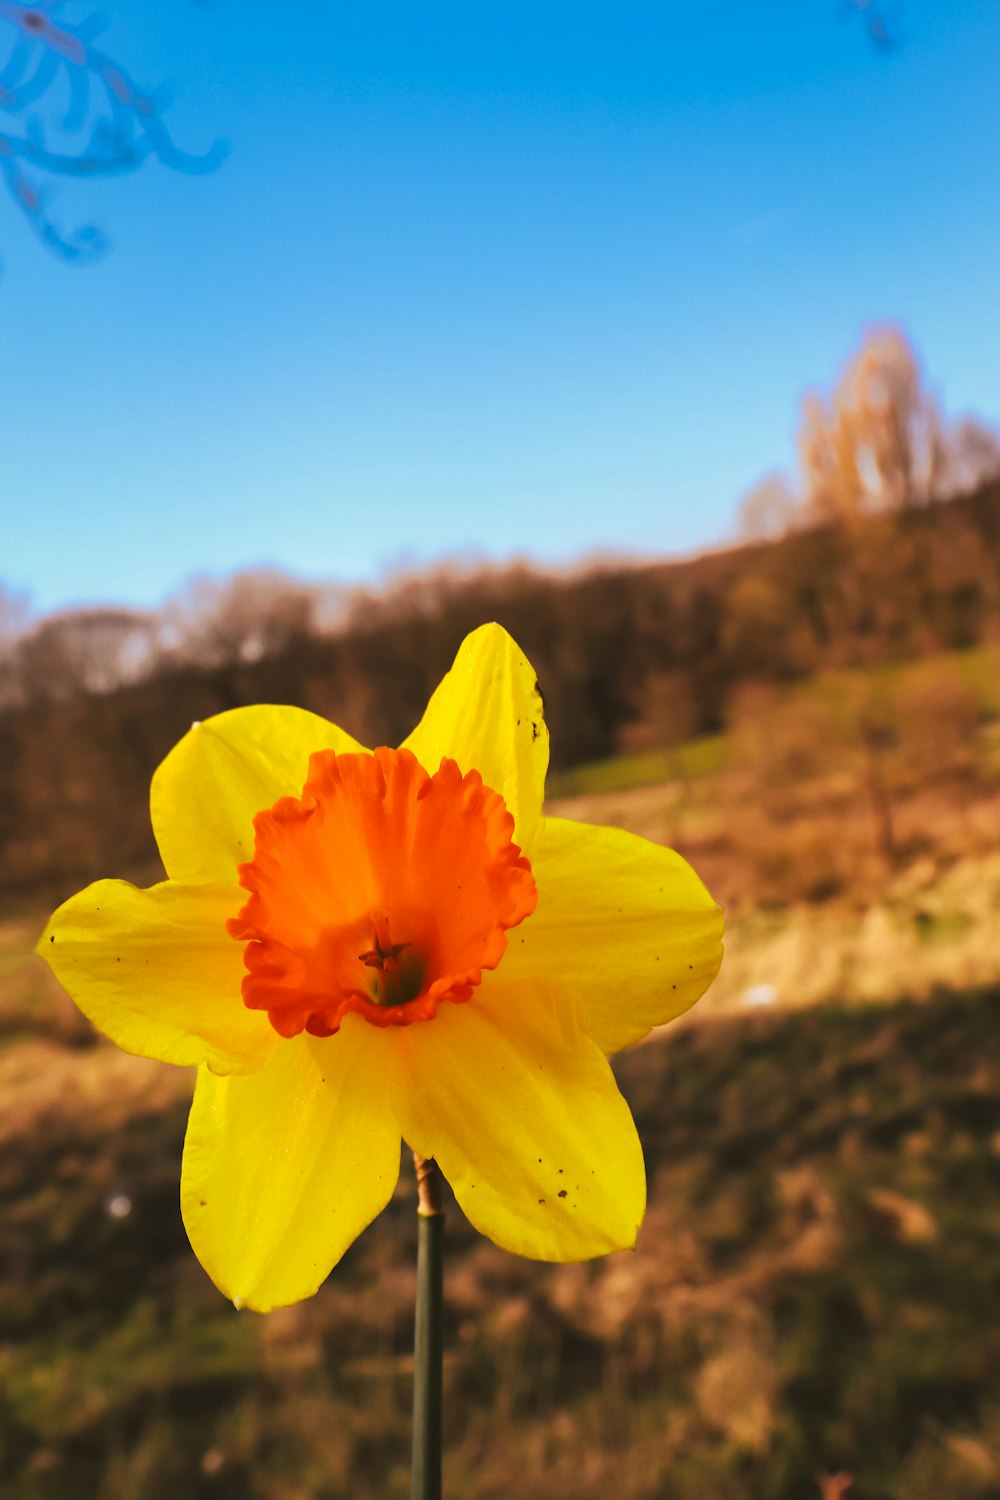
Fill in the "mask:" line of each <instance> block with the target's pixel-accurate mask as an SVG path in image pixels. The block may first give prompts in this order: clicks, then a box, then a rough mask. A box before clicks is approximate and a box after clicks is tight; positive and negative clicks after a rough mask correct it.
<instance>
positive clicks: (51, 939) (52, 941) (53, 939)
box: [49, 933, 56, 943]
mask: <svg viewBox="0 0 1000 1500" xmlns="http://www.w3.org/2000/svg"><path fill="white" fill-rule="evenodd" d="M55 940H56V935H55V933H53V934H52V936H51V937H50V938H49V942H50V943H54V942H55Z"/></svg>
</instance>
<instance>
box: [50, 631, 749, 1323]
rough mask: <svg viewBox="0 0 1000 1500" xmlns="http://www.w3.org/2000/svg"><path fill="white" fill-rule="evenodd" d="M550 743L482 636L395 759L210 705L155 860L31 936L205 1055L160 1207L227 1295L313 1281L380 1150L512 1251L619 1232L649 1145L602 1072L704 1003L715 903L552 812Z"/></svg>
mask: <svg viewBox="0 0 1000 1500" xmlns="http://www.w3.org/2000/svg"><path fill="white" fill-rule="evenodd" d="M547 761H548V737H547V733H546V729H545V725H544V721H543V717H542V700H541V696H540V694H539V690H538V684H537V681H536V678H535V673H534V671H533V670H532V668H531V667H530V665H529V664H528V662H527V661H526V660H525V658H524V656H523V655H522V653H521V652H520V651H519V650H518V648H517V646H516V645H515V643H514V642H513V641H512V640H511V638H510V637H509V636H508V635H507V634H506V632H505V631H503V630H502V629H500V627H499V626H496V625H488V626H483V627H482V628H481V629H479V630H477V631H475V632H474V633H473V634H472V635H470V636H469V637H468V639H467V640H466V641H465V642H464V644H463V645H462V647H461V649H460V650H459V653H458V656H457V658H456V660H455V664H454V666H453V667H452V669H451V671H450V672H449V673H448V674H447V676H446V677H445V678H444V680H443V681H442V682H441V684H440V685H439V687H438V688H437V690H436V692H435V693H434V695H433V697H432V698H431V701H430V703H429V704H428V707H427V710H426V712H425V713H424V716H423V718H422V719H421V721H420V723H419V724H418V725H417V727H416V729H415V730H414V731H413V733H412V734H411V735H410V736H409V738H408V739H407V740H406V741H405V743H404V744H403V745H402V746H401V747H400V748H399V749H398V750H391V749H386V748H381V749H378V750H376V751H374V753H370V752H368V751H366V750H365V749H363V747H362V746H361V745H359V744H357V743H356V742H355V741H354V740H353V739H352V738H351V737H350V736H349V735H348V734H345V733H344V731H343V730H342V729H338V728H337V727H336V726H335V725H333V724H330V723H327V722H326V721H325V720H324V719H321V718H319V717H317V716H316V715H315V714H312V713H308V712H306V711H304V710H302V709H297V708H278V707H269V706H262V707H255V708H239V709H234V710H232V711H231V712H229V713H223V714H219V715H218V716H217V717H215V718H211V719H208V720H206V721H205V722H203V723H201V724H196V725H195V726H194V727H193V728H192V729H191V731H190V732H189V733H188V734H186V735H185V736H184V738H183V739H182V740H181V742H180V743H179V744H178V745H177V746H176V747H175V748H174V749H173V750H172V751H171V753H170V754H169V755H168V756H167V758H166V760H165V761H164V762H163V764H162V765H161V766H160V767H159V769H158V770H157V772H156V774H155V776H154V778H153V785H152V792H151V809H152V821H153V829H154V832H155V835H156V840H157V843H158V845H159V849H160V854H161V856H162V858H163V863H164V866H165V868H166V871H167V874H168V877H169V878H168V879H167V880H165V881H164V882H163V883H162V884H159V885H155V886H153V887H152V888H151V889H149V890H139V889H137V888H136V887H134V886H132V885H128V884H126V883H125V882H123V881H113V880H105V881H99V882H98V883H97V884H96V885H92V886H90V887H89V888H88V889H87V890H85V891H83V892H82V893H81V894H79V895H77V896H74V897H73V898H72V899H71V900H69V901H67V902H66V903H65V905H63V906H62V907H60V909H59V910H58V911H57V912H56V913H55V915H54V916H53V918H52V920H51V922H50V923H49V925H48V927H47V928H46V930H45V933H44V935H43V937H42V939H41V941H40V943H39V951H41V952H42V953H43V954H44V956H45V958H46V959H47V960H48V961H49V963H50V964H51V966H52V968H53V969H54V971H55V973H56V975H57V976H58V978H59V979H60V980H61V982H62V983H63V984H64V985H65V987H66V989H67V990H68V991H69V993H70V994H71V995H72V996H73V998H74V1000H75V1001H76V1002H77V1004H78V1005H79V1006H80V1008H81V1009H82V1010H83V1011H84V1012H85V1013H86V1015H87V1016H88V1017H89V1018H90V1020H91V1021H92V1022H93V1023H94V1025H95V1026H97V1027H98V1028H99V1029H100V1030H101V1031H102V1032H105V1033H106V1034H107V1035H108V1036H109V1037H111V1038H112V1039H113V1040H114V1041H115V1042H117V1043H118V1045H119V1046H121V1047H123V1048H125V1049H126V1050H127V1051H129V1052H134V1053H138V1054H139V1055H140V1056H144V1057H152V1058H160V1059H162V1060H164V1061H166V1062H171V1063H181V1064H196V1065H197V1067H198V1075H197V1084H196V1087H195V1093H194V1102H193V1105H192V1109H191V1117H190V1121H189V1124H188V1130H187V1137H186V1141H185V1146H184V1161H183V1169H182V1175H181V1206H182V1212H183V1217H184V1223H185V1226H186V1228H187V1232H188V1235H189V1237H190V1240H191V1243H192V1245H193V1247H194V1250H195V1253H196V1254H197V1256H198V1258H199V1259H200V1261H201V1262H202V1265H203V1266H204V1267H205V1269H206V1270H207V1271H208V1273H209V1275H210V1276H211V1277H212V1279H213V1280H214V1281H215V1282H216V1284H217V1285H218V1286H219V1287H220V1288H221V1289H222V1290H223V1291H224V1292H225V1293H226V1294H227V1295H228V1296H229V1297H231V1298H232V1299H233V1300H234V1301H235V1302H236V1303H237V1305H241V1306H244V1305H245V1306H249V1307H253V1308H256V1309H258V1310H260V1311H267V1310H268V1309H270V1308H273V1307H278V1306H282V1305H285V1304H287V1303H291V1302H296V1301H299V1300H300V1299H302V1298H304V1297H308V1296H310V1295H311V1294H312V1293H313V1292H315V1291H316V1289H317V1288H318V1287H319V1285H320V1283H321V1282H322V1281H323V1280H324V1278H325V1277H326V1276H327V1274H328V1273H329V1271H330V1270H331V1268H332V1267H333V1266H334V1265H335V1263H336V1262H337V1260H338V1259H339V1258H340V1256H341V1255H342V1254H343V1253H344V1251H345V1250H346V1249H347V1247H348V1246H349V1245H350V1244H351V1243H352V1241H353V1240H354V1239H355V1238H356V1237H357V1236H358V1235H359V1234H360V1233H361V1231H362V1230H363V1229H364V1228H365V1226H366V1225H367V1224H369V1223H370V1222H371V1220H372V1219H373V1218H375V1216H376V1215H377V1214H378V1213H379V1212H380V1211H381V1210H382V1209H383V1208H384V1207H385V1205H386V1203H387V1202H388V1201H389V1198H390V1197H391V1195H392V1192H393V1189H394V1188H395V1185H396V1180H397V1177H398V1174H399V1163H400V1138H401V1137H402V1138H403V1139H404V1140H405V1141H406V1142H407V1143H408V1145H409V1146H410V1147H412V1148H413V1150H414V1151H416V1152H417V1153H418V1154H419V1155H421V1156H424V1157H433V1158H435V1160H436V1161H437V1163H438V1165H439V1166H440V1168H441V1170H442V1172H443V1173H444V1175H445V1176H446V1178H447V1180H448V1182H449V1183H450V1184H451V1187H452V1190H453V1191H454V1193H455V1196H456V1198H457V1200H458V1202H459V1204H460V1205H461V1207H462V1209H463V1210H464V1212H465V1214H466V1215H467V1217H468V1218H469V1219H470V1221H471V1222H472V1224H473V1225H474V1226H475V1227H476V1228H477V1229H478V1230H480V1231H481V1232H482V1233H483V1234H485V1235H487V1236H489V1238H490V1239H492V1240H494V1241H495V1242H496V1243H497V1244H498V1245H501V1246H503V1247H505V1248H506V1249H508V1250H511V1251H515V1252H516V1253H518V1254H521V1255H527V1256H532V1257H535V1258H537V1259H541V1260H554V1261H570V1260H583V1259H587V1258H589V1257H591V1256H595V1255H603V1254H605V1253H607V1252H609V1251H612V1250H617V1249H623V1248H627V1247H630V1246H632V1245H633V1244H634V1243H635V1238H636V1233H637V1230H638V1228H639V1225H640V1223H641V1221H642V1217H643V1212H644V1208H645V1173H644V1168H643V1159H642V1149H641V1147H640V1144H639V1140H638V1136H637V1134H636V1130H635V1125H634V1123H633V1120H632V1117H631V1115H630V1113H629V1110H628V1106H627V1105H626V1103H625V1101H624V1099H623V1098H622V1096H621V1094H620V1093H619V1091H618V1087H617V1085H616V1083H615V1079H614V1076H613V1074H612V1072H611V1068H610V1066H609V1064H608V1061H607V1058H608V1055H609V1054H610V1053H613V1052H615V1051H617V1050H618V1049H619V1048H621V1047H625V1046H628V1045H629V1044H631V1043H633V1042H637V1041H639V1040H640V1039H641V1038H642V1037H644V1036H645V1035H646V1034H647V1032H649V1030H650V1029H651V1028H652V1027H654V1026H658V1025H660V1024H662V1023H663V1022H666V1021H669V1020H671V1019H672V1018H673V1017H674V1016H676V1015H678V1014H679V1013H680V1012H681V1011H683V1010H685V1009H686V1008H687V1007H688V1006H689V1005H691V1004H692V1003H693V1002H694V1001H695V1000H696V999H697V998H698V996H699V995H700V994H701V993H702V992H703V991H704V989H705V988H706V987H707V985H708V984H709V983H710V982H711V980H712V978H713V977H714V975H715V972H716V970H717V968H718V965H719V961H720V957H721V941H720V939H721V928H722V921H721V914H720V912H719V910H718V908H717V907H716V905H715V903H714V902H713V901H712V899H711V897H710V896H709V895H708V893H707V892H706V890H705V889H704V887H703V886H702V884H701V882H700V881H699V880H698V878H697V876H696V875H695V874H694V873H693V871H692V870H691V869H690V868H689V866H688V865H687V864H686V863H685V862H684V860H683V859H681V858H680V857H679V856H678V855H677V854H674V853H673V852H671V851H670V850H668V849H664V848H661V847H659V846H658V845H655V844H651V843H647V842H645V841H644V840H643V839H640V838H637V837H635V836H633V835H631V834H628V833H624V832H621V831H620V830H618V829H613V828H596V827H590V826H587V825H584V824H580V823H573V822H568V821H566V820H564V819H561V818H548V817H544V816H543V813H542V794H543V784H544V778H545V770H546V765H547Z"/></svg>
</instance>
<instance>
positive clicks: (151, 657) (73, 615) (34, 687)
mask: <svg viewBox="0 0 1000 1500" xmlns="http://www.w3.org/2000/svg"><path fill="white" fill-rule="evenodd" d="M155 662H156V636H155V625H154V621H153V619H152V618H151V617H150V616H149V615H145V614H140V613H138V612H136V611H134V610H126V609H87V610H73V611H69V612H67V613H65V614H60V615H50V616H49V617H48V618H47V619H45V620H43V621H42V622H41V624H39V625H38V626H36V628H35V629H34V630H32V631H30V632H28V633H26V634H23V635H21V636H20V637H19V638H18V639H17V640H16V642H15V643H14V646H13V649H12V651H11V655H10V665H9V672H8V683H7V689H8V694H7V701H8V702H16V703H29V704H30V703H46V702H53V701H58V700H60V699H65V698H73V697H76V696H78V695H79V694H81V693H110V692H113V691H114V689H115V688H119V687H122V686H124V685H125V684H127V683H130V682H136V681H139V680H140V679H141V678H143V677H146V676H148V675H149V673H150V671H151V669H152V667H153V666H154V664H155Z"/></svg>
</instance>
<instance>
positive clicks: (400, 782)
mask: <svg viewBox="0 0 1000 1500" xmlns="http://www.w3.org/2000/svg"><path fill="white" fill-rule="evenodd" d="M513 832H514V820H513V818H512V817H511V815H510V813H509V812H508V811H507V809H506V807H505V805H504V801H503V798H502V797H500V796H499V794H498V793H497V792H494V791H492V790H491V789H490V788H489V787H487V786H484V785H483V780H482V777H481V776H480V775H479V772H478V771H470V772H469V773H468V775H466V776H463V775H462V773H461V772H460V771H459V769H458V766H457V765H456V764H455V762H454V761H452V760H442V762H441V766H440V769H439V770H438V771H436V772H435V773H434V775H433V776H431V775H429V774H428V773H427V772H426V771H425V770H424V769H423V767H422V766H421V765H420V764H419V762H418V761H417V759H416V757H415V756H414V755H413V754H412V753H411V752H410V751H409V750H388V749H384V748H383V749H379V750H376V751H375V753H374V755H336V754H335V753H334V752H333V751H332V750H320V751H317V752H316V754H315V755H313V756H312V758H311V760H310V762H309V775H308V778H307V780H306V784H305V786H304V787H303V789H302V795H301V796H300V797H282V798H281V799H280V801H278V802H276V803H275V805H274V806H273V807H272V808H269V809H268V810H266V811H265V812H261V813H258V814H257V816H256V818H255V819H254V835H255V837H254V856H253V859H252V860H250V861H249V863H247V864H244V865H241V866H240V870H239V874H240V884H241V885H242V886H243V887H244V889H245V890H247V891H248V892H249V893H250V895H249V899H248V900H247V902H246V904H245V905H244V906H243V908H242V910H241V911H240V913H239V915H238V916H237V917H234V918H232V919H231V920H230V922H229V923H228V924H227V930H228V931H229V934H230V936H232V937H234V938H236V939H237V940H238V941H240V942H245V943H246V948H245V950H244V955H243V959H244V964H245V966H246V970H247V972H246V974H245V975H244V978H243V1002H244V1004H245V1005H247V1006H248V1007H249V1008H250V1009H251V1010H265V1011H267V1014H268V1017H269V1018H270V1021H271V1024H272V1025H273V1026H274V1028H275V1030H276V1031H278V1032H279V1033H280V1034H281V1035H282V1036H285V1037H291V1036H297V1035H298V1034H299V1032H301V1031H303V1030H305V1031H309V1032H311V1033H312V1034H313V1035H314V1036H331V1035H332V1034H333V1033H334V1032H335V1031H336V1030H337V1029H338V1028H339V1026H340V1023H341V1021H342V1020H343V1018H344V1016H345V1015H347V1014H348V1013H349V1012H350V1011H358V1012H360V1014H361V1015H363V1016H364V1017H365V1019H366V1020H368V1021H370V1022H371V1023H372V1024H373V1025H375V1026H405V1025H408V1024H410V1023H411V1022H413V1021H426V1020H430V1019H431V1018H432V1017H433V1016H434V1015H436V1013H437V1007H438V1005H439V1004H440V1003H441V1002H442V1001H446V1000H450V1001H452V1002H453V1003H457V1004H460V1003H462V1002H463V1001H466V1000H469V999H471V997H472V993H473V991H474V989H475V987H476V985H478V984H479V983H480V981H481V980H482V974H483V970H484V969H493V968H496V966H497V964H498V963H499V962H500V959H501V958H502V957H503V953H504V950H505V948H506V946H507V938H506V936H505V933H506V931H507V930H508V929H509V928H511V927H516V926H517V924H518V923H519V922H521V921H523V920H524V918H525V917H527V916H529V915H530V914H531V912H533V911H534V909H535V903H536V901H537V899H538V893H537V890H536V888H535V881H534V877H533V876H532V873H531V866H530V864H529V863H528V861H527V859H525V858H524V857H523V855H522V854H521V851H520V849H519V848H518V846H517V845H516V844H515V843H513V842H512V834H513Z"/></svg>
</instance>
